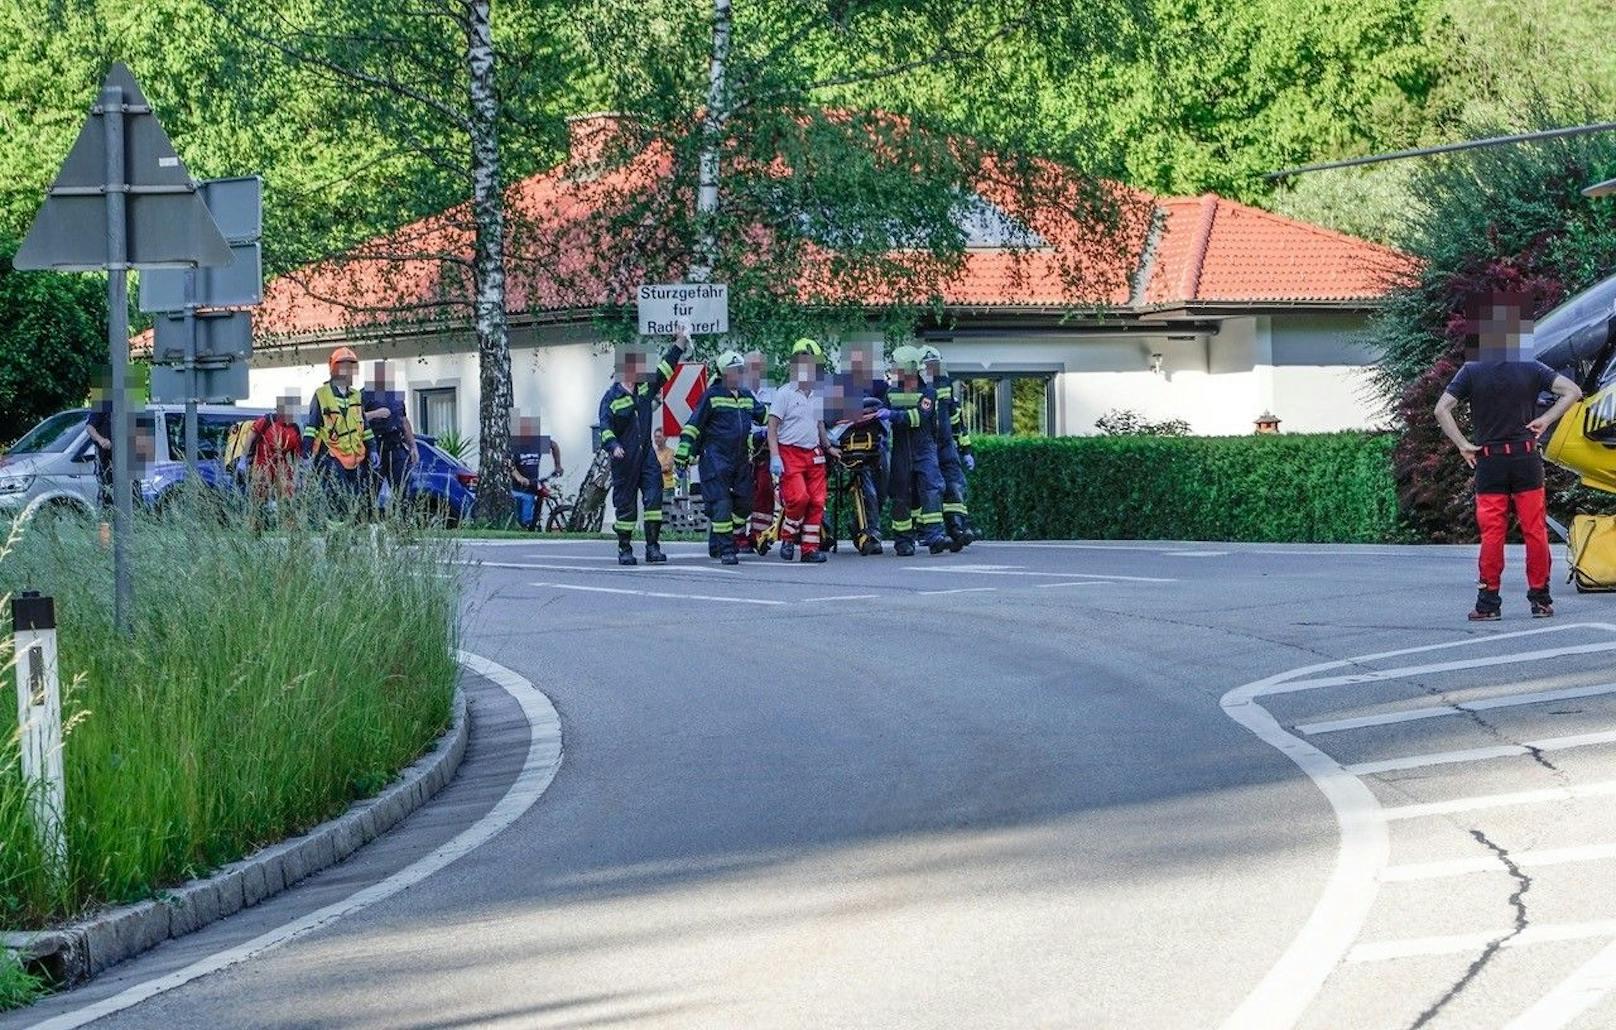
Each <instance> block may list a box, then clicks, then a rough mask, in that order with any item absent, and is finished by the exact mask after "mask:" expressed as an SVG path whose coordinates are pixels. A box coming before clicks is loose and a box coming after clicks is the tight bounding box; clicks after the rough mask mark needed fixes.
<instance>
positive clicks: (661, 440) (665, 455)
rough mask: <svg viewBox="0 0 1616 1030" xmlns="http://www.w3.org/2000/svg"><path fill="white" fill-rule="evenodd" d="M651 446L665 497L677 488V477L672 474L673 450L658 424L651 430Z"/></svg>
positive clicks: (664, 432)
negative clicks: (660, 475) (654, 452)
mask: <svg viewBox="0 0 1616 1030" xmlns="http://www.w3.org/2000/svg"><path fill="white" fill-rule="evenodd" d="M651 447H652V449H653V450H655V451H656V460H657V465H658V466H659V467H660V468H661V469H662V496H663V497H664V498H666V497H667V496H668V495H669V494H672V493H673V492H674V491H675V490H676V489H678V486H679V482H678V477H677V476H676V475H674V471H675V470H674V456H675V455H674V450H673V447H672V446H671V445H669V443H668V434H667V432H666V431H665V430H664V429H663V428H662V426H661V425H660V424H658V425H657V427H656V428H655V429H653V430H651Z"/></svg>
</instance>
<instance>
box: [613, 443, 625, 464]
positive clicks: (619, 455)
mask: <svg viewBox="0 0 1616 1030" xmlns="http://www.w3.org/2000/svg"><path fill="white" fill-rule="evenodd" d="M612 460H613V461H622V460H623V448H622V446H621V445H619V446H616V447H613V448H612Z"/></svg>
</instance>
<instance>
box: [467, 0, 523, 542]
mask: <svg viewBox="0 0 1616 1030" xmlns="http://www.w3.org/2000/svg"><path fill="white" fill-rule="evenodd" d="M491 5H492V0H470V2H469V3H468V4H467V15H468V18H467V40H466V42H467V46H466V65H467V70H468V71H469V73H470V94H471V119H470V126H471V173H472V176H471V178H472V198H471V209H472V218H473V221H474V223H475V227H476V228H475V243H474V248H473V249H474V253H473V270H472V281H473V288H474V291H475V292H474V296H473V300H472V320H473V325H474V327H475V331H476V335H477V369H478V379H479V385H480V387H481V391H480V394H481V396H480V400H479V403H478V413H477V415H478V441H479V443H478V448H477V454H478V469H477V471H478V473H479V480H478V490H477V510H476V514H477V517H478V518H480V519H484V520H487V521H490V522H496V523H498V522H504V521H505V520H506V519H507V518H508V517H509V516H510V514H511V510H512V501H511V494H510V491H509V490H508V489H506V475H505V469H506V467H507V465H508V463H509V458H510V414H511V405H512V403H513V400H514V393H513V391H512V387H511V340H510V326H509V324H508V322H507V321H506V316H505V197H504V193H503V191H502V189H501V183H500V150H499V97H498V95H497V93H496V91H495V83H494V39H493V27H492V18H491V12H490V7H491Z"/></svg>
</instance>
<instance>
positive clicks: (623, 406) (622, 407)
mask: <svg viewBox="0 0 1616 1030" xmlns="http://www.w3.org/2000/svg"><path fill="white" fill-rule="evenodd" d="M632 407H634V398H633V397H630V396H628V395H627V394H624V395H623V396H621V397H618V398H616V399H615V400H613V401H612V410H613V411H626V410H628V409H629V408H632Z"/></svg>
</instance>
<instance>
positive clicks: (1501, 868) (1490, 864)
mask: <svg viewBox="0 0 1616 1030" xmlns="http://www.w3.org/2000/svg"><path fill="white" fill-rule="evenodd" d="M1509 858H1510V861H1511V862H1514V863H1515V864H1516V865H1517V866H1520V867H1521V868H1522V869H1539V868H1542V867H1544V866H1554V865H1571V864H1573V863H1576V862H1598V861H1601V860H1602V859H1607V858H1616V844H1587V845H1584V846H1582V847H1576V848H1541V849H1539V850H1536V851H1511V852H1510V853H1509ZM1508 871H1509V870H1508V868H1507V867H1506V866H1505V865H1504V864H1503V863H1502V862H1500V861H1499V860H1498V859H1497V858H1496V857H1486V858H1456V859H1451V860H1448V861H1445V862H1411V863H1409V864H1408V865H1394V866H1392V867H1390V868H1388V869H1386V870H1385V871H1384V872H1382V873H1381V874H1380V879H1381V881H1382V882H1384V883H1410V882H1413V881H1415V880H1441V879H1446V878H1447V877H1450V876H1465V875H1467V874H1469V873H1503V872H1508Z"/></svg>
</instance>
